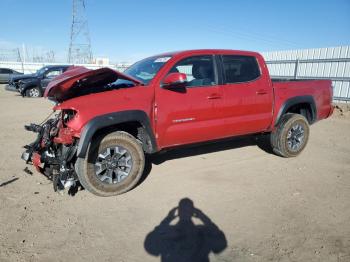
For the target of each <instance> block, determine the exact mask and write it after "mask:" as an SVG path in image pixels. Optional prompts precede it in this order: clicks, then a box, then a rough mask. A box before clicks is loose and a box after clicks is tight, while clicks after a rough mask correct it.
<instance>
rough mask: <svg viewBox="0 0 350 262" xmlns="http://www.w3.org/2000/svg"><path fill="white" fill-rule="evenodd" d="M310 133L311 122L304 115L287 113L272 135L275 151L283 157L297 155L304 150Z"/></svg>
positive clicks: (271, 139) (272, 144)
mask: <svg viewBox="0 0 350 262" xmlns="http://www.w3.org/2000/svg"><path fill="white" fill-rule="evenodd" d="M309 134H310V129H309V124H308V121H307V120H306V118H305V117H304V116H302V115H299V114H286V115H284V116H282V118H281V120H280V121H279V123H278V125H277V127H276V129H275V131H274V132H272V133H271V135H270V143H271V147H272V149H273V152H274V153H275V154H277V155H279V156H282V157H295V156H297V155H299V154H300V153H301V152H302V151H303V150H304V148H305V146H306V144H307V142H308V140H309ZM294 136H295V137H294Z"/></svg>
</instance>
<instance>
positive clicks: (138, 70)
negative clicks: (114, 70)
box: [124, 56, 171, 85]
mask: <svg viewBox="0 0 350 262" xmlns="http://www.w3.org/2000/svg"><path fill="white" fill-rule="evenodd" d="M170 58H171V56H154V57H149V58H146V59H143V60H141V61H139V62H136V63H135V64H133V65H132V66H130V67H129V68H128V69H126V70H125V71H124V73H125V74H127V75H129V76H132V77H134V78H136V79H138V80H140V81H142V82H143V83H144V84H146V85H147V84H148V83H149V82H150V81H151V80H152V79H153V78H154V76H155V75H156V74H157V73H158V71H159V70H160V69H161V68H162V66H163V65H164V64H165V63H166V62H168V60H169V59H170Z"/></svg>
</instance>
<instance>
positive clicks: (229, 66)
mask: <svg viewBox="0 0 350 262" xmlns="http://www.w3.org/2000/svg"><path fill="white" fill-rule="evenodd" d="M222 62H223V67H224V74H225V83H241V82H249V81H252V80H254V79H257V78H258V77H259V76H260V69H259V66H258V63H257V61H256V59H255V57H253V56H238V55H223V56H222Z"/></svg>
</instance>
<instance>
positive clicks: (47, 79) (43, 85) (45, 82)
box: [41, 68, 62, 89]
mask: <svg viewBox="0 0 350 262" xmlns="http://www.w3.org/2000/svg"><path fill="white" fill-rule="evenodd" d="M60 74H62V69H61V68H53V69H49V70H47V71H46V72H45V74H44V77H43V79H42V80H41V88H43V89H45V88H46V87H47V85H48V84H49V83H50V81H51V80H52V79H54V78H55V77H56V76H58V75H60Z"/></svg>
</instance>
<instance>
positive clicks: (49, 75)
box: [45, 69, 62, 78]
mask: <svg viewBox="0 0 350 262" xmlns="http://www.w3.org/2000/svg"><path fill="white" fill-rule="evenodd" d="M61 72H62V71H61V69H55V70H52V71H49V72H47V73H46V75H45V77H46V78H54V77H56V76H58V75H60V74H61Z"/></svg>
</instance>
